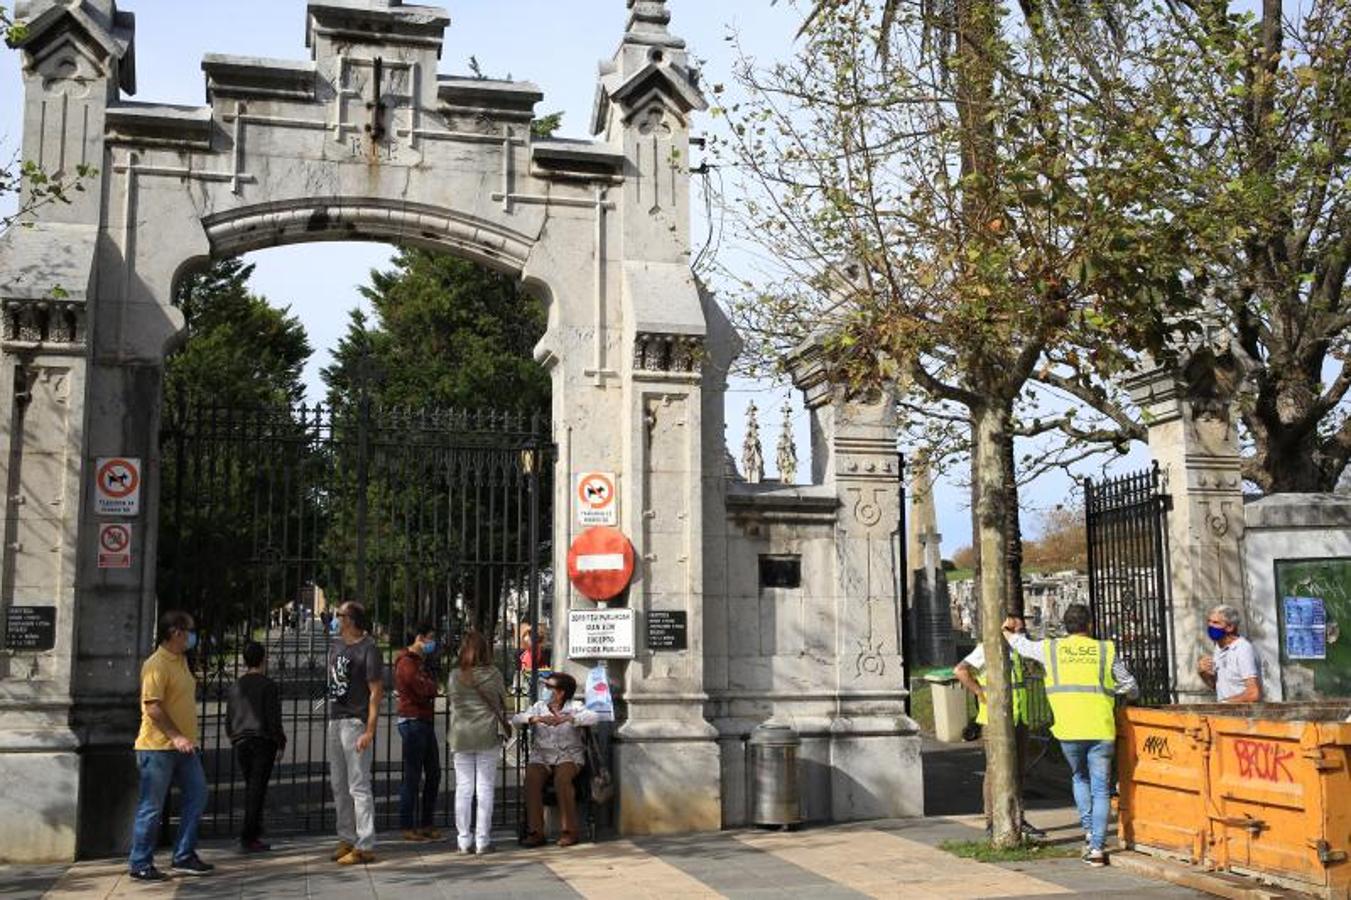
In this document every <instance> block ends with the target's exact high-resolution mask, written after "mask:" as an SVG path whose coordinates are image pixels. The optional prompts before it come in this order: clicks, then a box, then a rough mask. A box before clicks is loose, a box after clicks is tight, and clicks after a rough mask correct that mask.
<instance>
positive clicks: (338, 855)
mask: <svg viewBox="0 0 1351 900" xmlns="http://www.w3.org/2000/svg"><path fill="white" fill-rule="evenodd" d="M355 849H356V848H355V847H353V846H352V845H351V844H349V843H347V842H346V841H338V848H337V849H336V850H334V851H333V853H332V854H330V855H329V857H328V858H329V859H331V860H333V861H334V862H337V861H338V860H340V859H342V858H343V857H344V856H346V855H347V854H349V853H351V852H352V851H353V850H355Z"/></svg>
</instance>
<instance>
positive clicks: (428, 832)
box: [418, 828, 441, 841]
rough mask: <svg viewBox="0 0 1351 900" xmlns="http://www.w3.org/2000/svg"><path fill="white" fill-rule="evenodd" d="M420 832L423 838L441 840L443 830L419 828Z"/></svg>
mask: <svg viewBox="0 0 1351 900" xmlns="http://www.w3.org/2000/svg"><path fill="white" fill-rule="evenodd" d="M418 834H420V835H422V837H423V840H428V841H439V840H441V831H440V829H437V828H419V829H418Z"/></svg>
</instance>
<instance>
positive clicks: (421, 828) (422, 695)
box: [394, 622, 441, 841]
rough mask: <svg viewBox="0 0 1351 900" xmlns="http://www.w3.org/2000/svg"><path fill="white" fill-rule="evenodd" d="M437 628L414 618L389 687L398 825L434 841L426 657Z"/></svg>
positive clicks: (437, 783)
mask: <svg viewBox="0 0 1351 900" xmlns="http://www.w3.org/2000/svg"><path fill="white" fill-rule="evenodd" d="M436 645H437V641H436V629H435V628H433V627H432V625H431V624H430V623H428V622H422V623H419V624H418V626H417V629H416V630H415V631H414V632H413V633H412V634H410V635H409V636H408V647H407V649H405V650H402V651H400V653H399V657H398V659H397V660H395V662H394V690H395V691H397V692H398V700H399V737H400V739H401V740H402V741H403V786H402V788H401V789H400V791H399V827H400V828H402V829H403V837H404V840H407V841H434V840H439V839H440V837H441V834H440V832H438V831H437V830H436V829H435V828H433V827H432V816H433V814H434V813H435V812H436V794H437V791H439V790H440V788H441V753H440V749H441V748H440V747H439V746H438V744H437V741H436V725H435V721H434V716H435V712H436V693H437V685H436V679H435V678H433V677H432V674H431V672H430V671H428V669H427V658H428V657H429V656H431V655H432V654H433V653H435V652H436ZM419 786H421V787H422V809H421V816H420V817H419V816H417V815H416V809H415V807H416V806H417V796H418V787H419Z"/></svg>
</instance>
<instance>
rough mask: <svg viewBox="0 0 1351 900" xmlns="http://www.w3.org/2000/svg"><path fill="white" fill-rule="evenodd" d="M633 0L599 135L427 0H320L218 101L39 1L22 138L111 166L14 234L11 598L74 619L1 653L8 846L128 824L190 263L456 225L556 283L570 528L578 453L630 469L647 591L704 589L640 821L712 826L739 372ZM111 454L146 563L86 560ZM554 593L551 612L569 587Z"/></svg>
mask: <svg viewBox="0 0 1351 900" xmlns="http://www.w3.org/2000/svg"><path fill="white" fill-rule="evenodd" d="M628 7H629V13H628V22H627V27H626V29H625V31H624V34H623V38H622V42H621V44H620V48H619V50H618V52H617V53H616V55H615V57H614V59H613V61H612V62H610V63H608V64H607V65H606V66H604V67H603V71H602V73H601V76H600V82H599V87H598V91H597V102H596V106H595V110H594V115H593V120H592V130H593V133H594V134H595V135H596V137H595V138H594V139H592V140H588V141H573V140H540V139H536V138H534V137H533V136H532V135H531V129H530V124H531V121H532V119H533V117H534V112H535V104H536V103H537V102H538V101H539V100H540V99H541V96H542V95H541V94H540V92H539V91H538V90H537V89H536V88H535V87H534V86H532V85H530V84H524V83H515V82H502V81H492V80H487V79H465V78H449V77H446V76H442V75H439V74H438V73H437V60H438V58H439V56H440V51H441V44H442V38H443V33H444V31H445V28H446V27H447V25H448V24H449V19H448V17H447V16H446V15H445V14H444V13H443V12H441V11H440V10H437V9H433V8H430V7H422V6H406V5H404V4H403V3H401V2H400V0H361V2H356V0H314V2H311V3H310V4H309V6H308V16H307V31H306V35H305V39H306V45H307V46H308V48H309V51H310V59H309V60H306V61H300V62H290V61H275V60H262V59H248V58H238V57H229V56H216V55H209V56H207V57H206V58H205V59H204V61H203V64H202V68H203V71H204V73H205V77H206V89H207V100H208V105H206V106H203V107H200V108H184V107H177V106H165V105H156V104H153V103H132V102H129V101H124V100H122V99H121V94H122V93H123V92H125V93H132V92H134V89H135V51H134V48H135V23H134V19H133V18H132V16H131V15H130V14H129V13H127V12H126V11H122V10H119V9H118V8H117V5H116V3H115V2H114V0H29V2H27V3H24V2H20V3H19V6H18V10H17V12H18V15H19V16H20V17H22V18H24V19H26V20H27V22H28V25H29V27H28V36H27V38H26V40H25V43H24V44H23V46H22V48H21V49H22V54H23V66H24V85H25V119H24V122H25V131H24V144H23V156H24V158H25V159H32V160H34V161H37V162H39V163H40V164H41V165H42V166H43V167H44V168H45V169H46V170H47V171H48V172H50V173H53V174H62V173H69V172H72V171H73V170H74V167H75V166H76V165H78V164H82V163H83V164H89V165H93V166H95V167H97V169H98V174H97V176H96V177H95V178H93V179H92V180H91V181H90V182H89V183H87V184H86V186H85V190H84V192H82V193H79V194H76V195H74V196H73V202H72V203H70V204H69V205H55V206H48V207H45V208H43V209H42V210H40V212H39V213H38V214H37V215H36V216H35V217H34V220H33V221H32V222H31V227H27V228H14V229H11V230H10V231H9V232H8V233H7V234H6V235H5V238H4V241H3V243H0V302H3V316H4V319H3V335H2V337H3V350H4V365H3V373H2V374H0V391H3V393H4V396H6V397H12V398H14V399H13V401H12V403H13V406H12V408H11V412H10V415H9V416H8V417H7V418H6V420H5V426H6V427H5V430H4V431H3V432H2V433H0V458H3V459H5V460H6V465H7V470H6V480H7V485H6V490H5V492H4V495H3V497H0V508H3V511H4V516H3V522H4V523H5V541H4V545H3V550H2V551H0V552H2V553H3V562H2V564H0V569H2V570H3V573H4V575H3V584H2V585H0V587H2V588H3V595H4V596H3V598H0V599H3V603H4V605H5V606H22V605H32V606H39V607H50V608H53V609H54V610H55V623H56V625H55V629H56V630H55V635H54V647H53V648H52V649H51V650H49V651H44V652H33V653H21V652H6V653H5V654H3V655H2V656H0V667H3V668H0V706H2V707H3V716H0V781H2V782H3V783H4V784H5V785H7V786H8V787H7V789H6V793H5V796H3V797H0V846H3V847H6V848H8V849H7V851H6V855H8V856H9V858H11V859H16V860H17V859H61V858H70V857H73V856H74V855H76V854H77V853H83V854H97V853H101V852H107V851H114V850H117V849H119V848H120V846H121V845H122V844H123V843H124V841H125V837H126V835H125V832H126V831H127V829H128V827H129V824H130V810H131V805H132V804H133V803H134V799H135V786H136V778H135V772H134V769H133V767H132V758H131V755H130V751H129V747H130V741H131V736H132V735H133V734H134V732H135V725H136V720H137V717H138V711H137V708H136V704H135V702H134V701H133V700H131V699H130V698H134V697H135V695H136V685H137V673H138V670H139V666H140V662H141V660H142V658H143V657H144V656H145V655H146V654H147V653H148V652H149V650H150V646H149V642H150V639H151V634H152V632H153V627H152V624H151V619H152V617H153V615H154V611H155V606H156V597H155V578H154V572H155V564H154V560H155V554H156V540H157V534H158V531H157V525H158V522H157V506H158V504H157V502H156V498H157V492H158V490H159V485H157V484H156V481H155V473H156V471H157V467H156V462H157V453H158V447H157V439H156V436H157V434H158V429H159V423H160V413H161V409H162V397H161V378H162V368H163V362H164V358H165V354H166V352H167V351H168V350H169V348H171V347H172V346H173V345H174V343H175V341H176V340H177V339H178V337H179V335H180V333H181V330H182V320H181V317H180V315H179V313H178V312H177V310H175V309H174V307H173V305H172V299H173V296H174V288H175V283H176V280H177V279H178V278H180V277H181V274H182V273H183V272H185V271H188V270H189V269H190V268H191V267H193V266H195V265H199V264H200V263H201V262H202V261H203V260H204V259H207V258H211V257H220V256H228V255H234V254H238V253H242V252H246V251H248V250H254V249H259V248H263V247H271V246H277V245H280V244H287V243H297V242H305V241H316V240H353V239H365V240H379V241H390V242H408V243H415V244H423V245H427V246H432V247H436V248H441V249H445V250H448V251H450V252H453V253H456V254H458V255H461V256H463V257H466V258H468V259H471V260H474V261H477V262H481V263H484V264H487V265H490V266H493V267H496V268H499V269H502V270H505V271H509V272H513V273H518V274H519V275H520V277H521V278H522V279H523V280H524V281H525V283H526V284H527V285H529V286H531V287H532V288H533V289H534V290H536V291H538V292H539V293H540V294H541V295H542V296H543V297H544V298H545V299H547V301H548V304H549V329H548V333H547V334H546V336H545V338H544V340H543V341H542V342H541V344H540V345H539V347H538V349H537V356H538V358H539V359H540V361H541V362H542V363H543V364H544V365H545V366H546V367H547V368H548V369H549V371H550V373H551V376H552V379H553V404H554V409H553V423H554V426H553V427H554V439H555V443H556V445H557V448H558V460H559V462H558V477H557V478H556V479H555V482H556V484H557V485H558V489H557V502H556V503H555V517H556V527H555V530H554V531H555V534H556V535H558V536H559V540H558V542H557V544H558V547H557V552H558V553H559V554H561V553H563V552H565V549H566V543H567V542H566V540H564V537H565V536H568V535H571V534H573V533H575V531H576V530H577V529H576V526H575V521H574V520H575V510H574V509H573V508H572V507H571V505H570V499H571V490H570V483H571V474H570V473H573V472H577V471H584V470H588V469H596V470H604V471H612V472H615V473H617V474H618V479H619V492H620V501H619V506H620V525H621V527H622V528H623V529H624V530H625V531H626V532H627V533H628V534H629V535H630V537H631V539H632V541H633V543H634V546H635V549H636V550H637V552H638V554H639V556H640V558H641V559H643V560H644V565H643V568H642V574H641V578H640V581H639V584H638V585H637V587H636V588H635V591H634V596H632V597H631V598H630V602H631V604H632V605H634V606H635V607H638V608H639V609H652V608H659V609H672V610H680V611H684V612H686V613H687V615H688V634H689V647H688V651H687V652H683V653H680V654H678V656H676V658H674V659H673V660H670V661H666V662H663V663H662V664H661V665H654V664H653V663H652V661H651V659H650V658H649V659H646V660H645V659H643V658H641V657H640V659H639V660H638V661H637V662H635V663H633V664H631V665H629V666H628V671H627V672H626V674H625V679H624V687H625V695H626V699H627V710H628V717H627V721H626V723H625V725H624V728H623V730H622V732H621V736H622V740H623V743H622V745H621V748H620V751H619V757H618V767H619V771H618V773H617V774H618V777H619V781H620V785H621V796H620V801H619V802H620V809H621V827H622V828H624V830H626V831H628V832H639V831H669V830H699V829H714V828H717V827H719V826H720V824H721V822H722V813H721V807H720V804H721V799H720V798H721V794H720V787H719V779H720V775H719V773H720V765H719V747H718V743H717V736H718V734H717V730H716V729H715V728H714V727H713V726H711V725H710V724H709V723H708V721H707V720H706V719H705V715H704V702H705V700H706V697H705V695H704V693H703V692H704V673H703V661H704V653H703V646H702V645H703V627H702V584H703V577H704V564H703V559H702V554H703V552H704V546H705V539H704V528H703V524H704V523H703V515H704V509H705V506H704V503H703V502H702V500H701V497H702V494H703V492H704V489H705V475H706V474H708V475H710V476H714V477H718V478H720V477H721V467H720V460H721V444H722V435H721V434H720V430H721V428H720V426H721V376H718V375H717V374H716V373H714V372H712V371H711V370H710V368H709V367H710V366H711V365H712V362H711V357H710V356H709V355H707V354H705V353H704V351H703V349H702V348H703V347H704V345H705V338H706V336H707V330H708V328H707V319H706V313H708V312H709V307H708V301H707V300H706V299H704V298H703V297H701V295H700V292H699V291H698V289H697V287H696V285H695V283H694V280H693V278H692V276H691V274H690V271H689V209H688V160H689V116H690V114H691V113H693V112H694V111H696V110H699V109H702V108H704V101H703V99H702V97H701V94H700V91H699V85H698V79H697V75H696V73H695V72H694V71H693V70H692V69H691V68H690V66H689V62H688V57H687V54H686V51H685V47H684V43H683V42H682V41H680V40H679V39H677V38H675V37H673V36H672V35H671V34H670V32H669V30H668V22H669V18H670V16H669V13H668V12H667V9H666V4H665V2H662V0H628ZM715 318H716V317H715ZM717 321H718V322H721V321H722V320H721V319H720V318H717ZM724 343H727V342H726V341H724ZM706 380H707V386H706V383H705V382H706ZM706 417H709V418H711V420H712V423H713V424H714V425H715V426H717V427H716V429H714V430H712V434H713V435H714V438H713V440H712V441H711V442H710V441H709V440H706V439H705V430H704V427H703V426H704V421H705V418H706ZM110 456H122V457H135V458H139V459H141V460H143V461H144V462H145V466H144V471H145V476H146V477H145V485H144V488H143V500H142V503H141V505H140V509H139V511H137V512H136V513H135V514H134V515H126V516H119V517H117V518H116V520H117V521H118V522H122V523H124V524H127V525H130V527H131V535H132V544H131V553H132V560H133V563H132V566H131V567H130V568H127V569H101V568H98V566H97V562H96V561H97V556H98V552H97V546H96V542H97V533H98V530H99V525H100V523H106V522H107V521H109V518H110V517H109V516H107V515H100V514H99V512H98V509H97V507H96V504H95V498H94V497H93V490H92V479H93V469H94V467H95V461H96V460H97V459H99V458H102V457H110ZM709 459H712V460H714V461H717V463H719V465H717V466H716V467H715V468H714V469H713V470H712V471H710V472H708V473H706V472H705V469H706V467H707V465H708V460H709ZM559 562H561V560H560V561H559ZM556 568H557V569H558V570H561V569H562V566H561V565H556ZM556 602H557V605H558V608H559V610H560V611H565V610H566V609H567V607H568V606H569V605H570V604H571V603H574V602H576V601H575V598H570V597H569V596H568V595H567V592H565V591H559V593H558V598H557V601H556ZM554 618H555V621H556V622H557V623H558V626H559V630H560V632H562V631H563V630H564V629H565V628H566V622H567V616H566V614H565V612H563V614H556V615H555V617H554ZM566 642H567V636H566V634H565V633H560V634H559V635H558V637H557V644H558V645H559V646H560V647H561V646H566Z"/></svg>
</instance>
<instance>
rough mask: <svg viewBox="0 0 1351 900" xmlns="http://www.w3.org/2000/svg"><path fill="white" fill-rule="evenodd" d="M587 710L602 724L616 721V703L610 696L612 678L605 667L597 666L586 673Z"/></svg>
mask: <svg viewBox="0 0 1351 900" xmlns="http://www.w3.org/2000/svg"><path fill="white" fill-rule="evenodd" d="M586 708H587V709H588V710H590V711H591V712H593V713H595V714H596V715H597V716H599V717H600V720H601V721H602V722H613V721H614V720H615V702H614V698H613V697H611V696H610V677H609V674H608V673H607V672H606V671H605V666H596V667H595V668H593V669H592V670H591V671H590V672H587V673H586Z"/></svg>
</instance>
